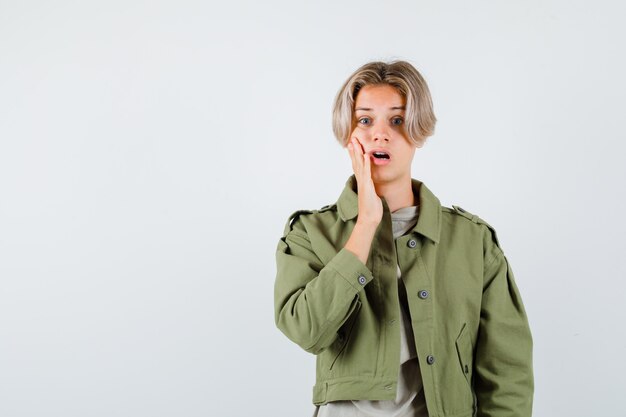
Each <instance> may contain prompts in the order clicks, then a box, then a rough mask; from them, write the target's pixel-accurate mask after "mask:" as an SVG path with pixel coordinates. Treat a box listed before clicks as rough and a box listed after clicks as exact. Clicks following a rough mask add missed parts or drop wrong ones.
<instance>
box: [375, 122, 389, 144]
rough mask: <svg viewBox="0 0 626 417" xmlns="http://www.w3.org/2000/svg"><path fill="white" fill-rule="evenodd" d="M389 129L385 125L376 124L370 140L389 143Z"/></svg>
mask: <svg viewBox="0 0 626 417" xmlns="http://www.w3.org/2000/svg"><path fill="white" fill-rule="evenodd" d="M389 138H390V134H389V127H388V126H387V125H386V124H385V123H377V124H376V128H375V129H374V131H373V132H372V140H373V141H374V142H376V143H378V142H389Z"/></svg>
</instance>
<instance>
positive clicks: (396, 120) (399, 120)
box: [391, 117, 404, 126]
mask: <svg viewBox="0 0 626 417" xmlns="http://www.w3.org/2000/svg"><path fill="white" fill-rule="evenodd" d="M391 123H392V124H394V125H396V126H400V125H401V124H402V123H404V120H402V117H394V118H393V119H391Z"/></svg>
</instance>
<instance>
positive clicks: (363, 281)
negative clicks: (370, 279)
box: [359, 275, 367, 285]
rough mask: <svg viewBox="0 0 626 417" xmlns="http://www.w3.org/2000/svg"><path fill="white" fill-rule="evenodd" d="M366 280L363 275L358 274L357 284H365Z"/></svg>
mask: <svg viewBox="0 0 626 417" xmlns="http://www.w3.org/2000/svg"><path fill="white" fill-rule="evenodd" d="M366 282H367V278H365V275H359V284H361V285H365V283H366Z"/></svg>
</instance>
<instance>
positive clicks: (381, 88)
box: [354, 84, 406, 110]
mask: <svg viewBox="0 0 626 417" xmlns="http://www.w3.org/2000/svg"><path fill="white" fill-rule="evenodd" d="M405 104H406V99H405V98H404V96H403V95H402V94H401V93H400V92H399V91H398V90H397V89H396V88H395V87H394V86H392V85H389V84H381V85H375V84H369V85H366V86H364V87H362V88H361V89H360V90H359V92H358V93H357V96H356V100H355V101H354V106H355V110H358V109H359V108H363V107H365V108H374V107H386V108H389V107H400V106H404V105H405Z"/></svg>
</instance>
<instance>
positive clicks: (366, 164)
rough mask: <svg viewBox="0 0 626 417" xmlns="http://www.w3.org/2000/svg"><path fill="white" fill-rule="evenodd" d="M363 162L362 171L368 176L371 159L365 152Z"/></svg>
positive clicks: (369, 176) (369, 175) (370, 170)
mask: <svg viewBox="0 0 626 417" xmlns="http://www.w3.org/2000/svg"><path fill="white" fill-rule="evenodd" d="M364 161H365V163H364V164H363V171H364V173H365V175H367V177H368V178H371V176H372V160H371V157H370V156H369V155H368V154H365V159H364Z"/></svg>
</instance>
